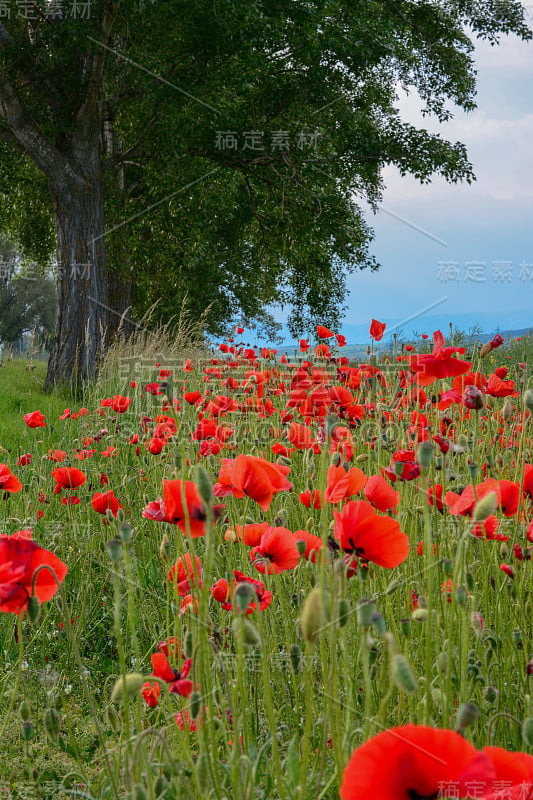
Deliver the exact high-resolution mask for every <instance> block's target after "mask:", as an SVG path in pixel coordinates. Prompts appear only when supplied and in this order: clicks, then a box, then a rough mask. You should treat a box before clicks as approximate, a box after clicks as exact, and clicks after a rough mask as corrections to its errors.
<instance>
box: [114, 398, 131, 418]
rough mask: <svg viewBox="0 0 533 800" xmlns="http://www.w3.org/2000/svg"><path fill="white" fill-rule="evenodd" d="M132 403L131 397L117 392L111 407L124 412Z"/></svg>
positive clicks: (117, 411) (120, 412)
mask: <svg viewBox="0 0 533 800" xmlns="http://www.w3.org/2000/svg"><path fill="white" fill-rule="evenodd" d="M130 403H131V397H123V396H122V395H121V394H116V395H115V396H114V397H113V400H112V403H111V408H112V409H113V411H116V413H117V414H124V412H125V411H127V410H128V408H129V407H130Z"/></svg>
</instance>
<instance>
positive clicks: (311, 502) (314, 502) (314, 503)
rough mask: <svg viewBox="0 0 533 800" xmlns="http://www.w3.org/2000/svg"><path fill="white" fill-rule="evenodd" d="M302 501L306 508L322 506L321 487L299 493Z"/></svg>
mask: <svg viewBox="0 0 533 800" xmlns="http://www.w3.org/2000/svg"><path fill="white" fill-rule="evenodd" d="M298 497H299V499H300V503H302V504H303V505H304V506H305V507H306V508H322V492H321V491H320V489H313V491H312V492H311V490H310V489H307V491H305V492H300V494H299V495H298Z"/></svg>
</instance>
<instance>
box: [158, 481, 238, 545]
mask: <svg viewBox="0 0 533 800" xmlns="http://www.w3.org/2000/svg"><path fill="white" fill-rule="evenodd" d="M184 500H185V503H184ZM163 501H164V506H165V515H166V518H167V521H168V522H171V523H172V524H173V525H177V526H178V528H179V529H180V530H181V531H182V532H183V533H184V534H185V535H186V536H187V535H188V533H187V519H186V517H187V516H188V518H189V522H188V526H189V530H190V535H191V537H192V538H193V539H196V538H198V537H199V536H204V534H205V532H206V529H205V520H206V512H205V507H204V505H203V503H202V500H201V498H200V495H199V494H198V489H197V488H196V484H195V483H193V482H192V481H182V480H175V481H168V480H163ZM223 508H224V506H222V505H217V506H213V515H214V517H215V519H217V518H218V517H219V516H220V513H221V511H222V509H223Z"/></svg>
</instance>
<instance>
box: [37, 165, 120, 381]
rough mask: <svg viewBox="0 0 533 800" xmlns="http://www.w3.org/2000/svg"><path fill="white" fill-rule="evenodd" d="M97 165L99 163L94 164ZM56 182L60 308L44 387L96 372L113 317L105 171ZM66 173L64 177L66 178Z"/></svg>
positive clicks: (52, 189)
mask: <svg viewBox="0 0 533 800" xmlns="http://www.w3.org/2000/svg"><path fill="white" fill-rule="evenodd" d="M93 163H94V162H93ZM95 172H96V174H94V175H89V176H88V175H87V170H84V171H83V172H81V170H80V171H79V173H78V180H72V179H69V180H68V181H64V180H62V181H61V182H60V183H58V184H56V185H54V184H52V185H51V191H52V196H53V199H54V206H55V213H56V232H57V265H56V267H57V308H56V321H55V333H54V340H53V343H52V348H51V352H50V359H49V362H48V372H47V375H46V380H45V385H47V386H52V385H54V384H56V383H58V382H62V381H69V380H72V379H80V378H81V379H82V380H83V379H85V378H88V377H90V376H91V375H93V374H94V372H95V369H96V367H97V361H98V357H99V355H100V354H101V353H102V351H103V348H104V346H105V340H106V335H107V333H106V331H107V325H108V319H109V313H108V312H109V302H108V276H107V261H106V248H105V234H104V197H103V188H104V187H103V175H102V173H101V171H100V170H95ZM63 177H64V176H63Z"/></svg>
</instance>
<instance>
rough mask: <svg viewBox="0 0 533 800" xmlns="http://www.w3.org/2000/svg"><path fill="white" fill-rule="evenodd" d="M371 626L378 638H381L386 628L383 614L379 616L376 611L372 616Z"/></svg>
mask: <svg viewBox="0 0 533 800" xmlns="http://www.w3.org/2000/svg"><path fill="white" fill-rule="evenodd" d="M372 626H373V628H374V630H375V631H376V633H377V634H378V635H379V636H383V634H384V633H385V632H386V630H387V626H386V625H385V617H384V616H383V614H380V613H379V611H376V612H375V613H374V614H372Z"/></svg>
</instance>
